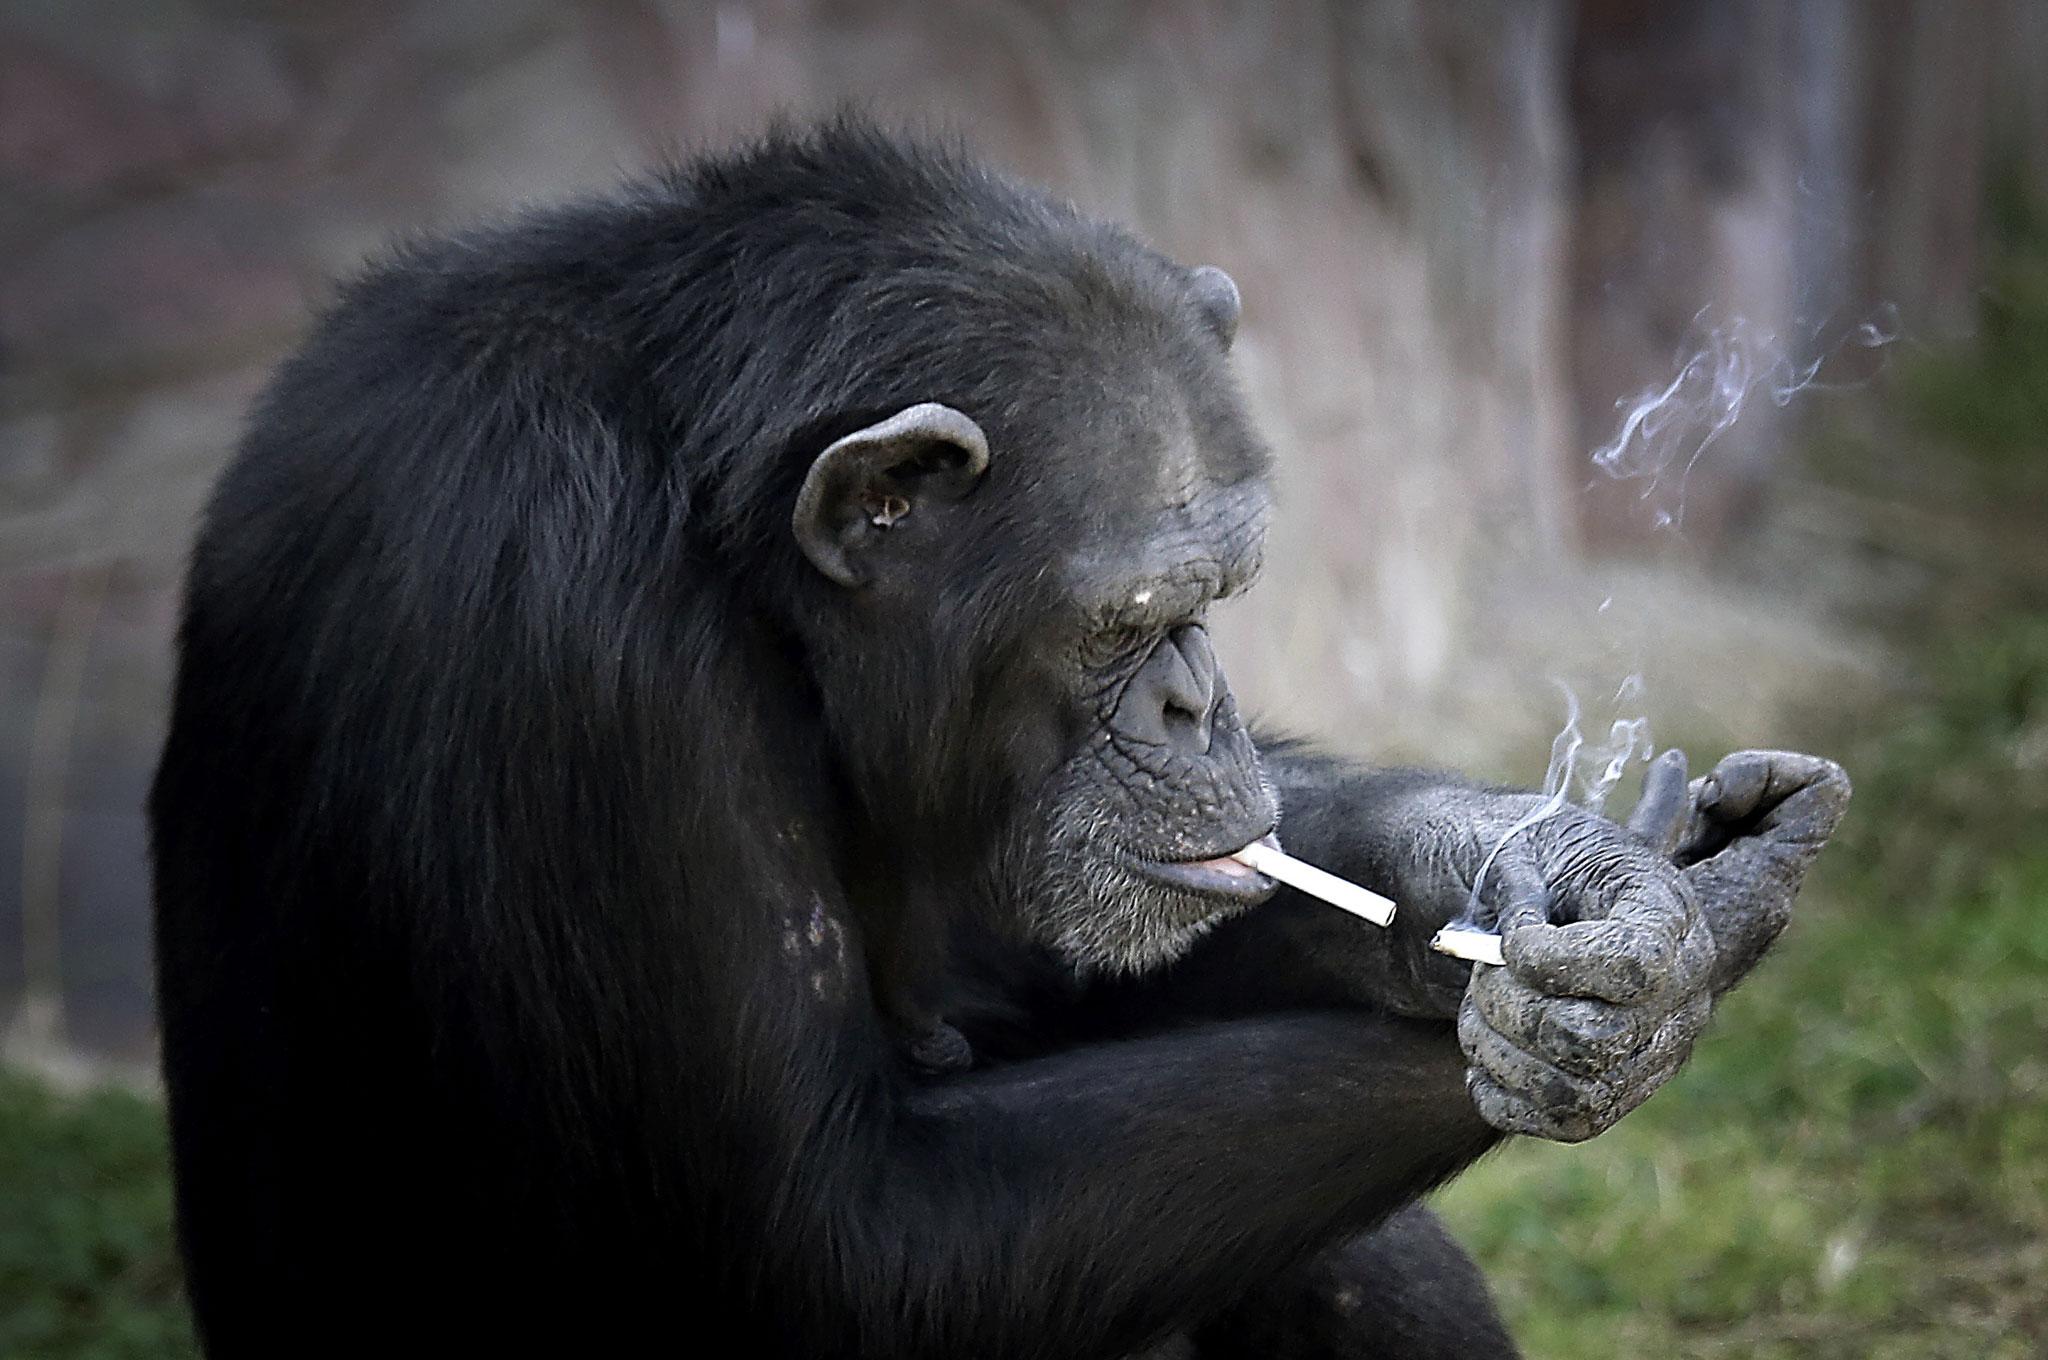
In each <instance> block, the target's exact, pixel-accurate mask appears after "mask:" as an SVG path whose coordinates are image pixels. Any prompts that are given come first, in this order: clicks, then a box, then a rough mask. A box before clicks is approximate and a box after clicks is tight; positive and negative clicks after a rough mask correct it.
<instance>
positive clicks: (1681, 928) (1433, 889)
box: [1392, 751, 1849, 1142]
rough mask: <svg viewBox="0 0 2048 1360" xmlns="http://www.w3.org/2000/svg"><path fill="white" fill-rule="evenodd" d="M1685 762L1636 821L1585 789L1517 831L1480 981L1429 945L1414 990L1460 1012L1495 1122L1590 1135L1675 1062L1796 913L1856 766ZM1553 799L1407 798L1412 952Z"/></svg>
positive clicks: (1666, 775) (1458, 908)
mask: <svg viewBox="0 0 2048 1360" xmlns="http://www.w3.org/2000/svg"><path fill="white" fill-rule="evenodd" d="M1685 774H1686V767H1685V758H1684V756H1683V755H1682V754H1681V753H1679V752H1677V751H1671V752H1667V753H1666V754H1665V755H1664V756H1662V757H1660V758H1659V759H1658V760H1657V761H1656V762H1655V764H1654V765H1653V766H1652V768H1651V770H1650V772H1649V773H1648V775H1647V776H1646V777H1645V781H1644V791H1643V796H1642V798H1641V799H1640V801H1639V803H1638V806H1637V809H1636V813H1635V815H1634V816H1632V817H1631V819H1630V821H1629V824H1628V826H1627V827H1625V828H1624V827H1621V826H1617V825H1615V824H1614V823H1612V822H1609V821H1607V820H1606V819H1604V818H1601V817H1598V816H1596V815H1594V814H1592V813H1588V812H1584V811H1582V810H1579V809H1576V808H1570V807H1567V808H1564V809H1562V810H1561V811H1560V812H1558V813H1557V814H1556V815H1553V816H1550V817H1547V818H1544V819H1542V820H1540V821H1538V822H1536V823H1534V824H1533V825H1530V826H1528V827H1525V828H1523V829H1522V830H1520V831H1518V832H1516V833H1515V834H1514V836H1513V837H1512V838H1510V839H1509V840H1508V841H1507V842H1506V844H1505V845H1502V846H1501V849H1500V852H1499V854H1498V855H1497V856H1496V857H1495V858H1494V861H1493V863H1492V864H1491V866H1490V867H1489V868H1488V872H1487V881H1486V883H1485V884H1484V885H1483V886H1482V890H1481V893H1480V901H1481V903H1482V904H1483V906H1484V907H1485V909H1487V910H1488V911H1490V912H1491V913H1492V914H1493V915H1494V917H1495V919H1496V920H1497V923H1498V927H1499V929H1500V931H1501V934H1502V936H1503V942H1502V953H1503V956H1504V957H1505V959H1506V966H1505V967H1503V968H1493V967H1486V966H1478V967H1473V968H1472V969H1471V970H1470V977H1469V981H1465V980H1464V979H1462V978H1460V977H1459V974H1461V973H1463V972H1464V971H1465V968H1466V965H1463V964H1459V963H1457V962H1455V961H1453V960H1449V959H1443V958H1440V957H1431V956H1428V955H1424V954H1415V955H1414V957H1413V960H1412V963H1411V965H1410V966H1411V969H1412V972H1411V977H1412V980H1413V985H1412V986H1411V987H1410V988H1409V989H1407V990H1406V992H1405V993H1404V994H1403V1002H1404V1006H1403V1008H1404V1009H1406V1010H1407V1011H1408V1012H1409V1013H1411V1014H1416V1015H1420V1016H1430V1015H1441V1016H1449V1015H1455V1016H1456V1018H1457V1025H1458V1039H1459V1043H1460V1045H1461V1046H1462V1048H1463V1049H1464V1052H1465V1055H1466V1058H1467V1059H1468V1061H1469V1062H1470V1063H1471V1070H1470V1072H1469V1073H1468V1076H1467V1085H1468V1087H1469V1089H1470V1091H1471V1094H1472V1098H1473V1101H1474V1103H1475V1104H1476V1105H1477V1106H1478V1107H1479V1111H1480V1113H1481V1114H1482V1115H1483V1116H1484V1117H1485V1118H1486V1120H1487V1122H1489V1123H1491V1124H1492V1125H1494V1127H1496V1128H1499V1129H1501V1130H1503V1131H1505V1132H1509V1133H1521V1134H1528V1135H1532V1136H1535V1137H1541V1138H1549V1139H1555V1140H1557V1141H1560V1142H1579V1141H1582V1140H1584V1139H1587V1138H1590V1137H1592V1136H1593V1135H1594V1134H1596V1133H1599V1132H1601V1131H1602V1130H1604V1129H1607V1128H1609V1127H1612V1125H1613V1124H1614V1123H1615V1121H1617V1120H1619V1119H1620V1118H1621V1117H1622V1116H1623V1115H1624V1114H1626V1113H1628V1112H1629V1111H1630V1110H1632V1109H1634V1108H1635V1107H1636V1106H1638V1105H1640V1104H1641V1103H1642V1102H1643V1101H1644V1100H1646V1099H1648V1097H1649V1096H1650V1094H1651V1093H1652V1092H1654V1091H1655V1090H1656V1089H1657V1088H1658V1087H1659V1086H1661V1085H1663V1084H1664V1082H1665V1081H1667V1080H1669V1079H1670V1077H1671V1076H1672V1074H1673V1073H1675V1072H1676V1071H1677V1070H1678V1068H1679V1067H1680V1066H1681V1065H1682V1064H1683V1063H1684V1061H1685V1059H1686V1057H1687V1056H1688V1055H1689V1054H1690V1053H1691V1051H1692V1045H1693V1041H1694V1040H1695V1039H1697V1038H1698V1036H1699V1034H1700V1032H1701V1031H1702V1030H1703V1029H1704V1028H1705V1026H1706V1023H1707V1020H1708V1018H1709V1016H1710V1014H1711V1013H1712V1009H1713V1002H1714V1000H1715V999H1716V998H1718V997H1719V996H1720V995H1721V994H1722V993H1724V992H1726V991H1727V990H1728V989H1729V988H1731V987H1733V986H1734V985H1735V984H1736V983H1737V982H1739V981H1741V979H1742V978H1743V977H1744V976H1745V975H1746V974H1747V973H1748V972H1749V970H1750V969H1751V968H1753V967H1754V966H1755V965H1756V963H1757V962H1758V960H1760V959H1761V958H1762V957H1763V954H1764V952H1765V951H1766V950H1767V949H1768V948H1769V947H1770V945H1771V944H1772V942H1773V941H1775V940H1776V938H1777V936H1778V934H1779V932H1780V931H1782V930H1783V929H1784V927H1785V923H1786V921H1787V920H1788V919H1789V917H1790V912H1791V905H1792V901H1793V899H1794V898H1795V897H1796V896H1797V894H1798V891H1799V888H1800V886H1801V884H1802V883H1803V881H1804V879H1805V875H1806V872H1807V870H1808V868H1809V867H1810V866H1811V865H1812V863H1813V860H1814V857H1815V856H1816V855H1817V854H1818V853H1819V852H1820V849H1821V847H1822V846H1823V845H1825V844H1826V842H1827V839H1828V837H1829V836H1831V835H1832V834H1833V832H1834V830H1835V827H1836V826H1837V825H1838V824H1839V823H1840V821H1841V817H1842V814H1843V812H1844V810H1845V809H1846V807H1847V805H1848V800H1849V781H1848V778H1847V776H1846V775H1845V774H1844V773H1843V771H1842V769H1841V767H1840V766H1838V765H1836V764H1834V763H1833V762H1832V761H1828V760H1824V759H1822V758H1820V757H1817V756H1808V755H1800V754H1796V753H1793V752H1786V751H1744V752H1740V753H1737V754H1735V755H1731V756H1729V757H1727V758H1726V759H1725V760H1723V761H1722V762H1721V763H1720V764H1719V765H1717V766H1716V767H1715V769H1714V771H1713V772H1712V773H1711V774H1709V775H1707V776H1705V777H1703V778H1701V779H1698V780H1695V781H1693V783H1692V784H1691V785H1690V786H1689V787H1688V786H1687V784H1686V782H1685ZM1541 803H1542V799H1541V797H1540V795H1536V794H1524V793H1502V792H1496V791H1487V790H1475V789H1466V788H1460V787H1456V786H1448V785H1441V784H1438V785H1434V786H1427V787H1423V788H1420V789H1417V790H1416V791H1415V792H1414V793H1413V794H1412V795H1409V796H1407V797H1406V798H1403V799H1401V800H1398V801H1397V803H1396V806H1397V807H1398V808H1399V809H1400V811H1399V813H1397V814H1396V815H1397V816H1399V817H1400V818H1401V819H1402V820H1401V822H1400V823H1399V825H1400V826H1401V830H1402V833H1403V834H1405V835H1406V836H1407V837H1408V838H1409V843H1410V845H1411V846H1412V850H1411V851H1410V852H1409V853H1408V854H1407V855H1406V856H1404V857H1403V859H1402V860H1401V861H1400V864H1399V866H1398V868H1397V870H1396V877H1395V879H1394V881H1393V883H1392V888H1393V895H1394V896H1395V897H1396V899H1397V900H1399V901H1400V902H1401V903H1402V904H1403V908H1404V911H1405V912H1406V913H1407V914H1408V916H1409V918H1410V919H1409V920H1408V921H1407V922H1405V923H1404V930H1405V939H1406V942H1407V948H1408V949H1409V950H1410V951H1411V952H1412V951H1414V949H1415V943H1414V942H1415V941H1416V940H1417V939H1418V938H1426V936H1423V935H1422V932H1423V930H1424V928H1425V927H1427V928H1428V929H1430V930H1431V931H1433V929H1434V927H1435V925H1436V924H1440V923H1442V922H1445V921H1448V920H1452V919H1456V918H1457V917H1458V916H1460V915H1461V914H1463V913H1464V911H1465V909H1466V906H1467V904H1468V903H1469V901H1470V900H1471V884H1472V881H1473V879H1474V878H1475V877H1476V876H1477V874H1478V872H1479V869H1480V866H1481V865H1482V864H1483V863H1484V862H1485V860H1486V856H1487V854H1488V853H1489V852H1490V851H1492V849H1493V848H1494V847H1495V846H1496V845H1500V844H1501V839H1502V837H1503V836H1505V835H1506V834H1507V833H1508V831H1509V830H1510V829H1511V828H1513V827H1515V826H1516V824H1517V823H1518V822H1520V821H1521V820H1522V819H1523V818H1524V817H1526V816H1527V815H1528V814H1529V813H1530V812H1531V811H1532V810H1533V809H1535V808H1537V807H1539V806H1540V805H1541ZM1461 984H1462V985H1461Z"/></svg>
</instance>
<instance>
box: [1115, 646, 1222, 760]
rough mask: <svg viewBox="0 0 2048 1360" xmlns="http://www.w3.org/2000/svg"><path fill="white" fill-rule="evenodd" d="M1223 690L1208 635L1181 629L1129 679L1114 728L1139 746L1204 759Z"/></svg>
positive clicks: (1156, 649) (1220, 674)
mask: <svg viewBox="0 0 2048 1360" xmlns="http://www.w3.org/2000/svg"><path fill="white" fill-rule="evenodd" d="M1223 689H1224V685H1223V673H1222V670H1221V668H1219V667H1218V666H1217V664H1216V652H1215V649H1214V648H1212V647H1211V646H1210V645H1209V632H1208V630H1207V629H1205V628H1203V627H1201V626H1200V625H1199V624H1186V625H1184V626H1182V627H1179V628H1176V629H1174V630H1173V631H1172V632H1171V633H1168V634H1167V635H1166V637H1165V638H1164V639H1163V640H1162V641H1161V642H1160V644H1159V646H1158V647H1156V648H1154V649H1153V652H1152V655H1151V656H1150V657H1148V658H1146V660H1145V664H1144V665H1143V666H1141V667H1139V668H1138V673H1137V674H1136V675H1134V676H1132V677H1131V683H1130V686H1129V688H1127V689H1126V690H1125V691H1124V697H1123V703H1122V704H1121V705H1120V707H1121V709H1122V710H1124V711H1123V713H1122V714H1121V715H1120V716H1122V717H1123V722H1122V723H1120V724H1119V726H1122V727H1123V728H1124V729H1125V730H1126V731H1128V732H1129V733H1130V734H1131V735H1132V736H1134V737H1137V738H1138V739H1139V740H1141V741H1149V742H1152V743H1154V744H1155V745H1160V746H1171V747H1172V748H1174V749H1175V750H1176V751H1179V752H1181V753H1182V754H1184V755H1194V756H1199V755H1207V754H1208V751H1209V736H1210V732H1211V729H1212V728H1213V726H1214V719H1215V716H1216V705H1217V702H1218V701H1219V700H1220V699H1222V697H1223Z"/></svg>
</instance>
